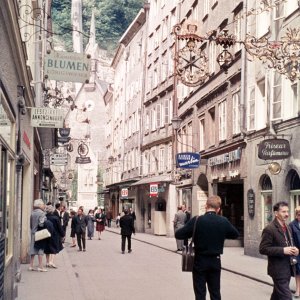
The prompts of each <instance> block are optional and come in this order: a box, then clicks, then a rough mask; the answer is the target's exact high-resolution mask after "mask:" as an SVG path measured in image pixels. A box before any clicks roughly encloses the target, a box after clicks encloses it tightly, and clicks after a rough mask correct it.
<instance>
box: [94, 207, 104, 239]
mask: <svg viewBox="0 0 300 300" xmlns="http://www.w3.org/2000/svg"><path fill="white" fill-rule="evenodd" d="M95 219H96V231H97V232H98V239H99V240H101V238H100V235H101V232H102V231H103V230H104V229H105V214H104V213H103V210H102V209H101V208H100V209H99V210H98V211H97V213H96V214H95Z"/></svg>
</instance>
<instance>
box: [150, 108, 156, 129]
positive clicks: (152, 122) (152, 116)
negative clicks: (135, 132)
mask: <svg viewBox="0 0 300 300" xmlns="http://www.w3.org/2000/svg"><path fill="white" fill-rule="evenodd" d="M154 130H156V111H155V109H154V108H153V109H151V131H154Z"/></svg>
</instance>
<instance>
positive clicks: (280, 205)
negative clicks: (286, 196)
mask: <svg viewBox="0 0 300 300" xmlns="http://www.w3.org/2000/svg"><path fill="white" fill-rule="evenodd" d="M283 206H287V207H288V206H289V204H288V203H287V202H286V201H279V202H277V203H276V204H275V205H274V206H273V211H279V209H280V207H283Z"/></svg>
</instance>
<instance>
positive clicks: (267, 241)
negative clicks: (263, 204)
mask: <svg viewBox="0 0 300 300" xmlns="http://www.w3.org/2000/svg"><path fill="white" fill-rule="evenodd" d="M273 211H274V214H275V218H274V220H273V221H272V222H271V223H270V224H269V225H267V226H266V227H265V229H264V230H263V232H262V237H261V242H260V246H259V252H260V253H261V254H264V255H267V256H268V274H269V275H270V276H271V277H272V279H273V282H274V287H273V293H272V295H271V300H292V299H293V298H292V293H291V291H290V288H289V285H290V279H291V275H292V267H291V265H292V264H293V257H295V256H297V255H298V254H299V250H298V248H296V247H294V246H293V245H294V244H293V239H292V235H291V232H290V229H289V226H287V225H286V222H287V221H288V218H289V208H288V203H287V202H284V201H281V202H278V203H276V204H275V205H274V206H273ZM295 263H297V261H295Z"/></svg>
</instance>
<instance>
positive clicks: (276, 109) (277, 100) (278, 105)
mask: <svg viewBox="0 0 300 300" xmlns="http://www.w3.org/2000/svg"><path fill="white" fill-rule="evenodd" d="M271 103H272V106H271V116H272V119H273V120H276V119H280V118H281V117H282V114H281V111H282V76H281V75H280V74H279V73H278V72H276V71H274V72H273V87H272V99H271Z"/></svg>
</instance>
